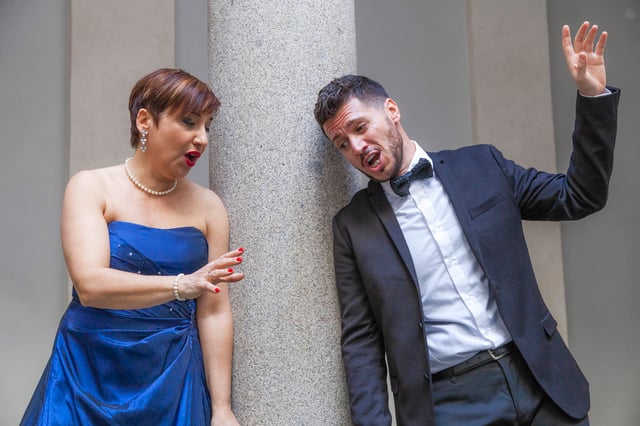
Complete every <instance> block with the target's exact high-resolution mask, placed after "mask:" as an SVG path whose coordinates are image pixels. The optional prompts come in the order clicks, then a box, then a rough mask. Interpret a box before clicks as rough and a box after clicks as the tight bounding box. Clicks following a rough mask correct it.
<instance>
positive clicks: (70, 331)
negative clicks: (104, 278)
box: [21, 222, 211, 426]
mask: <svg viewBox="0 0 640 426" xmlns="http://www.w3.org/2000/svg"><path fill="white" fill-rule="evenodd" d="M109 239H110V243H111V268H114V269H119V270H122V271H128V272H134V273H138V274H145V275H177V274H179V273H185V274H188V273H191V272H194V271H195V270H197V269H199V268H200V267H202V266H203V265H204V264H206V263H207V260H208V246H207V241H206V239H205V237H204V235H203V234H202V233H201V232H200V231H199V230H198V229H196V228H191V227H185V228H175V229H158V228H149V227H146V226H142V225H137V224H134V223H129V222H112V223H110V224H109ZM195 313H196V304H195V301H193V300H188V301H186V302H178V301H171V302H168V303H165V304H162V305H158V306H153V307H151V308H145V309H136V310H113V309H96V308H87V307H84V306H82V305H81V304H80V303H79V301H78V298H77V296H76V294H75V292H74V295H73V300H72V301H71V303H70V304H69V307H68V308H67V310H66V312H65V314H64V315H63V317H62V319H61V321H60V326H59V328H58V332H57V334H56V337H55V341H54V344H53V352H52V355H51V358H50V359H49V362H48V364H47V366H46V368H45V371H44V373H43V375H42V378H41V379H40V382H39V383H38V386H37V388H36V390H35V393H34V395H33V397H32V399H31V402H30V403H29V406H28V407H27V410H26V412H25V414H24V417H23V419H22V422H21V425H29V426H30V425H64V426H70V425H92V426H93V425H153V426H159V425H209V424H210V422H211V401H210V397H209V392H208V390H207V384H206V379H205V373H204V365H203V361H202V349H201V347H200V340H199V339H198V329H197V326H196V319H195Z"/></svg>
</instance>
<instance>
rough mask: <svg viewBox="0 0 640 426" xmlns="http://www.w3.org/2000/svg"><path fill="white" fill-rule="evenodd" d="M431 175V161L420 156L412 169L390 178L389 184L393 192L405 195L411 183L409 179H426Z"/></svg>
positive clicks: (407, 193)
mask: <svg viewBox="0 0 640 426" xmlns="http://www.w3.org/2000/svg"><path fill="white" fill-rule="evenodd" d="M431 176H433V167H431V163H430V162H429V160H427V159H426V158H421V159H420V161H418V164H416V165H415V166H413V169H411V170H409V171H408V172H407V173H405V174H403V175H401V176H397V177H394V178H393V179H391V181H390V182H389V184H390V185H391V189H392V190H393V192H395V193H396V194H398V195H399V196H401V197H406V196H407V195H409V186H410V185H411V181H413V180H416V179H426V178H430V177H431Z"/></svg>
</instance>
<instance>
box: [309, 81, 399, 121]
mask: <svg viewBox="0 0 640 426" xmlns="http://www.w3.org/2000/svg"><path fill="white" fill-rule="evenodd" d="M352 97H355V98H357V99H358V100H360V101H361V102H363V103H367V104H375V103H380V105H381V104H382V103H383V102H384V101H385V100H386V99H387V98H388V97H389V95H388V94H387V91H386V90H384V87H382V86H381V85H380V83H377V82H375V81H373V80H371V79H370V78H368V77H365V76H362V75H352V74H349V75H345V76H342V77H339V78H336V79H334V80H333V81H331V83H329V84H327V85H326V86H324V87H323V88H322V89H321V90H320V92H319V93H318V100H317V101H316V106H315V108H314V111H313V113H314V115H315V117H316V121H317V122H318V124H319V125H320V127H322V125H323V124H324V123H325V121H327V120H328V119H330V118H332V117H333V116H334V115H336V113H337V112H338V110H339V109H340V107H341V106H342V105H343V104H344V103H345V102H347V101H348V100H349V99H351V98H352Z"/></svg>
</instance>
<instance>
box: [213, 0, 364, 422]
mask: <svg viewBox="0 0 640 426" xmlns="http://www.w3.org/2000/svg"><path fill="white" fill-rule="evenodd" d="M209 31H210V35H209V62H210V82H211V85H212V87H213V89H214V91H215V92H216V94H217V95H218V96H219V98H220V100H221V102H222V107H221V109H220V111H219V112H218V114H217V116H216V118H215V119H214V122H213V126H212V132H211V144H210V165H211V188H212V189H213V190H214V191H216V192H217V193H218V194H219V195H220V196H221V197H222V199H223V200H224V202H225V204H226V205H227V208H228V211H229V218H230V223H231V246H232V247H237V246H242V247H245V248H246V249H247V252H246V256H245V259H246V261H245V263H244V264H243V267H242V268H243V270H244V272H245V273H246V279H245V280H244V281H243V282H241V283H238V284H236V285H233V287H232V290H231V292H232V303H233V309H234V318H235V352H234V372H233V407H234V411H235V413H236V415H237V416H238V419H239V421H240V423H241V424H243V425H319V426H320V425H322V426H324V425H346V424H350V420H349V412H348V399H347V394H346V387H345V383H344V374H343V368H342V361H341V357H340V349H339V335H340V320H339V312H338V304H337V296H336V291H335V284H334V276H333V263H332V252H331V239H332V236H331V218H332V216H333V214H334V213H335V212H336V211H337V210H338V208H340V207H341V206H342V205H344V204H346V203H347V202H348V199H349V198H350V196H351V195H352V194H353V192H354V191H355V190H356V189H357V188H359V187H360V185H361V180H360V178H359V176H358V175H356V174H354V172H352V171H351V170H350V168H349V167H348V165H347V164H346V163H344V162H343V161H342V160H341V159H340V157H339V155H338V154H337V153H336V152H334V151H333V150H332V148H331V147H330V146H329V144H328V142H327V141H326V140H325V139H324V138H323V136H322V134H321V132H320V130H319V128H318V126H317V125H316V123H315V121H314V118H313V106H314V103H315V99H316V96H317V93H318V90H319V89H320V88H321V87H322V86H323V85H325V84H326V83H328V82H329V81H330V80H331V79H332V78H334V77H337V76H339V75H342V74H345V73H349V72H355V68H356V56H355V24H354V7H353V3H352V1H342V0H328V1H323V2H316V1H308V0H303V1H300V0H288V1H281V2H268V3H267V2H264V1H260V0H245V1H242V2H240V1H233V0H231V1H229V0H227V1H216V0H210V2H209Z"/></svg>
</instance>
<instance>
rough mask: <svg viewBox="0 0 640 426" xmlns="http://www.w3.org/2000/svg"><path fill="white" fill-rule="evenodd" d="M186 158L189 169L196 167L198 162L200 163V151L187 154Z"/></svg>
mask: <svg viewBox="0 0 640 426" xmlns="http://www.w3.org/2000/svg"><path fill="white" fill-rule="evenodd" d="M184 157H185V159H186V161H187V165H188V166H189V167H193V166H195V165H196V161H198V158H200V153H199V152H198V151H190V152H187V153H186V154H185V155H184Z"/></svg>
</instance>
